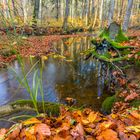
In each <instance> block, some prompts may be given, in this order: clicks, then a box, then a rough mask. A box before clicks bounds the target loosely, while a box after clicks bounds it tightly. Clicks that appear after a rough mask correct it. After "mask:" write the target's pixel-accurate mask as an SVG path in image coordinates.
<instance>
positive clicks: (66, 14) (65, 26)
mask: <svg viewBox="0 0 140 140" xmlns="http://www.w3.org/2000/svg"><path fill="white" fill-rule="evenodd" d="M69 3H70V0H66V8H65V17H64V22H63V29H64V30H66V29H67V27H68V16H69Z"/></svg>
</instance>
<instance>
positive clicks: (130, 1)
mask: <svg viewBox="0 0 140 140" xmlns="http://www.w3.org/2000/svg"><path fill="white" fill-rule="evenodd" d="M132 6H133V0H128V5H127V9H126V14H125V17H124V21H123V26H122V28H123V31H127V29H128V25H129V20H130V16H131V10H132Z"/></svg>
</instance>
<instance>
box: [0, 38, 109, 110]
mask: <svg viewBox="0 0 140 140" xmlns="http://www.w3.org/2000/svg"><path fill="white" fill-rule="evenodd" d="M91 39H92V38H91V37H76V38H67V39H62V40H59V41H57V42H52V47H53V49H54V50H55V52H56V53H55V54H52V55H49V56H45V60H44V57H42V58H41V59H40V61H41V65H39V64H37V65H36V66H35V68H36V69H41V68H42V69H43V88H44V95H45V100H46V101H50V102H60V103H65V98H66V97H71V98H74V99H76V105H77V106H90V107H92V108H93V109H94V110H100V109H101V104H102V102H103V100H104V99H105V98H106V97H107V96H110V94H109V92H108V91H107V90H105V88H104V78H105V77H104V76H103V75H102V74H101V66H100V65H101V64H100V63H99V62H97V61H95V60H93V59H92V58H91V59H89V60H88V61H86V60H84V57H85V56H84V55H81V53H82V52H83V51H85V50H87V49H89V48H91V47H92V44H91V43H90V41H91ZM56 54H57V55H56ZM58 54H59V55H58ZM38 60H39V59H38V58H33V59H32V61H31V59H30V58H24V60H23V61H24V63H25V71H26V73H27V72H28V71H30V69H31V68H32V66H33V65H34V64H35V63H36V62H37V61H38ZM11 67H12V69H14V70H15V71H16V72H17V74H18V75H22V72H21V67H20V65H19V63H18V61H14V62H13V63H12V64H11ZM11 67H8V68H7V69H3V70H1V71H0V106H1V105H4V104H8V103H10V102H12V101H15V100H17V99H29V98H30V97H29V95H28V93H27V92H26V90H25V89H24V88H23V87H20V86H19V83H18V81H17V80H16V78H15V77H14V76H13V74H12V69H11ZM32 77H33V71H32V72H31V73H30V74H29V75H28V81H29V83H30V85H31V86H32ZM38 100H41V97H40V95H39V96H38Z"/></svg>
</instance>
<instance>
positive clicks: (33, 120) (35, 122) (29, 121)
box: [23, 118, 41, 125]
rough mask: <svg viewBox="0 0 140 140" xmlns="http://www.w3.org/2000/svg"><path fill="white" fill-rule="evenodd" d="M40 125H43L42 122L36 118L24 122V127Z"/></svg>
mask: <svg viewBox="0 0 140 140" xmlns="http://www.w3.org/2000/svg"><path fill="white" fill-rule="evenodd" d="M38 123H41V121H39V120H38V119H36V118H31V119H28V120H26V121H24V122H23V125H31V124H38Z"/></svg>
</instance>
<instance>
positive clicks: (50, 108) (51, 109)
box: [10, 100, 82, 116]
mask: <svg viewBox="0 0 140 140" xmlns="http://www.w3.org/2000/svg"><path fill="white" fill-rule="evenodd" d="M37 104H38V108H39V112H40V113H43V107H42V102H41V101H38V102H37ZM10 105H12V106H13V107H14V108H16V106H20V107H21V108H22V107H24V106H28V107H31V108H33V109H34V105H33V102H32V100H17V101H15V102H13V103H11V104H10ZM60 106H65V105H63V104H60V103H52V102H45V113H47V114H48V115H49V116H51V115H53V116H58V115H59V113H60ZM65 107H67V108H68V109H69V110H77V109H82V108H76V107H73V106H72V107H70V106H65Z"/></svg>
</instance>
